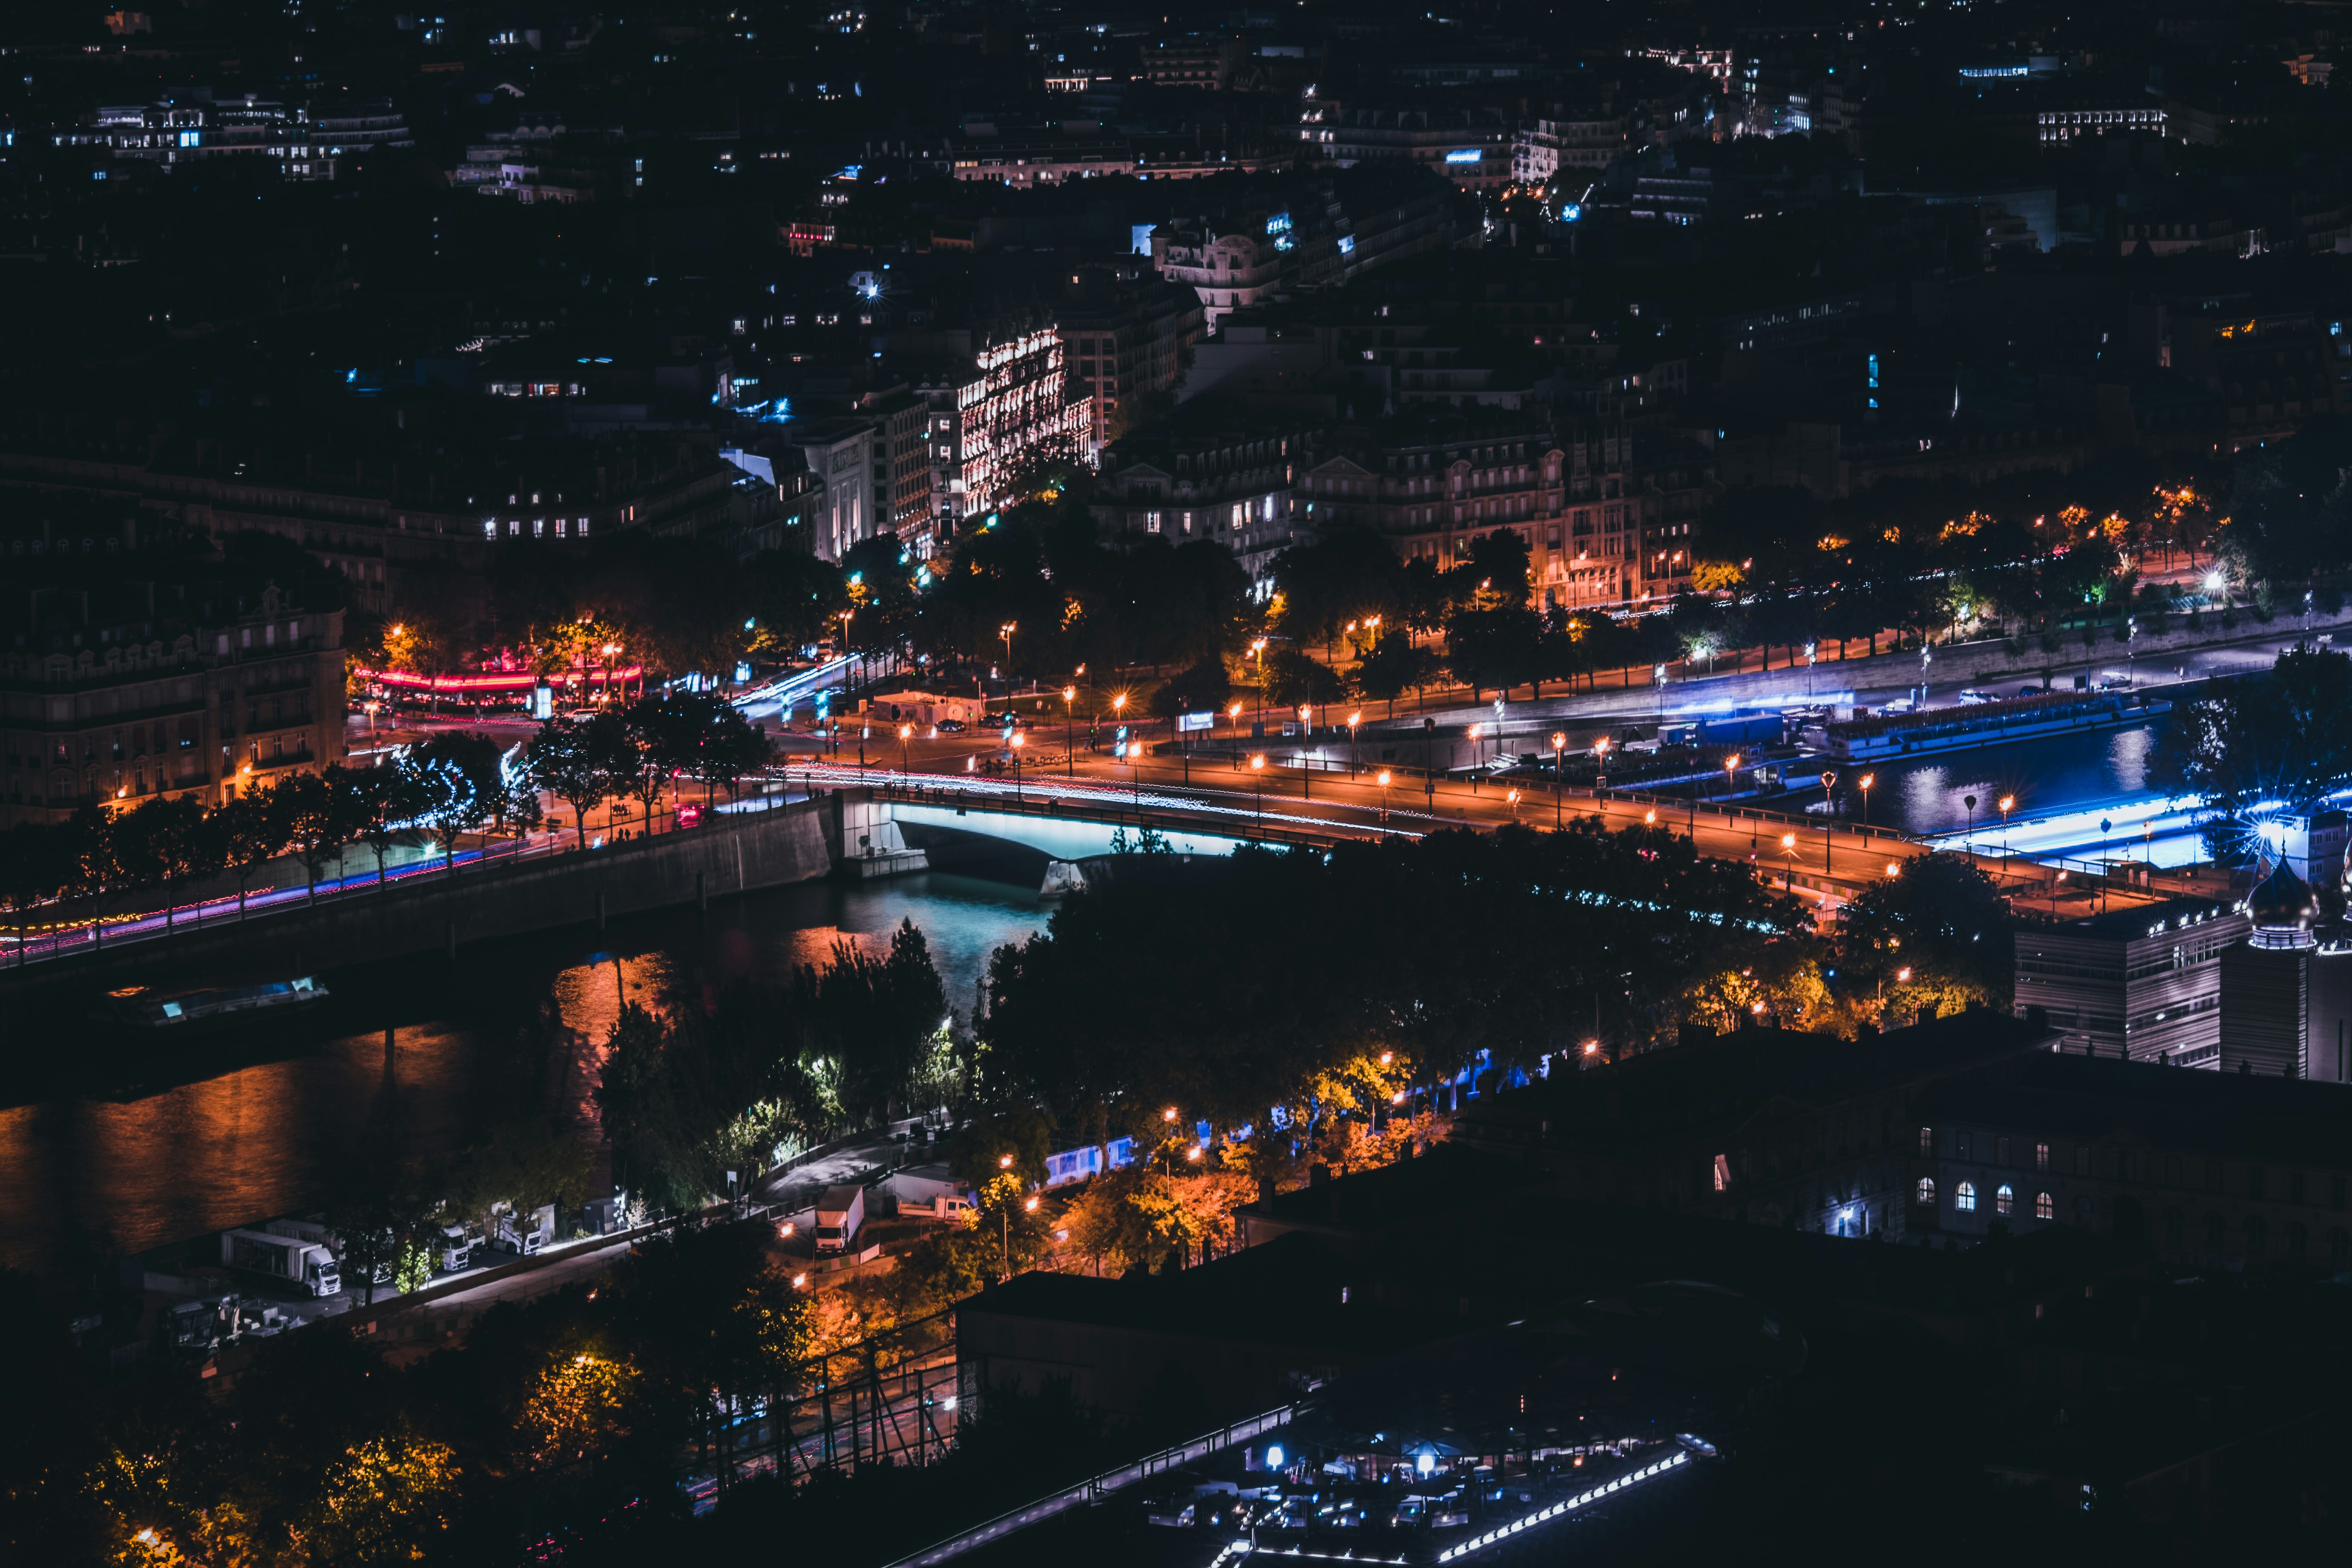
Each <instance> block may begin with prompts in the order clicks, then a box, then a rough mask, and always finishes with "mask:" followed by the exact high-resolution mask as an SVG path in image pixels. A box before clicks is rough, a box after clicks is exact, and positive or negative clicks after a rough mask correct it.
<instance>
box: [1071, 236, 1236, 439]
mask: <svg viewBox="0 0 2352 1568" xmlns="http://www.w3.org/2000/svg"><path fill="white" fill-rule="evenodd" d="M1069 279H1070V281H1069V286H1068V293H1067V295H1066V300H1065V303H1064V305H1063V309H1062V315H1061V321H1060V330H1061V334H1062V342H1063V345H1064V349H1065V353H1066V363H1067V364H1068V366H1069V377H1070V384H1071V385H1072V387H1074V388H1075V389H1076V390H1078V391H1080V392H1083V393H1085V394H1086V395H1087V397H1088V398H1090V399H1091V400H1092V405H1093V419H1092V421H1091V423H1090V425H1089V427H1088V432H1087V437H1088V444H1089V446H1090V447H1092V448H1095V449H1099V448H1100V447H1102V446H1103V444H1104V443H1105V442H1108V441H1112V440H1116V439H1117V438H1118V437H1120V436H1122V435H1124V434H1125V433H1126V432H1127V429H1128V427H1129V426H1130V424H1132V423H1134V422H1135V421H1136V419H1137V417H1138V416H1139V413H1141V412H1142V408H1140V407H1139V405H1143V406H1144V407H1148V406H1149V405H1150V404H1151V403H1153V402H1156V401H1160V400H1163V399H1164V398H1168V397H1172V396H1173V395H1174V393H1175V391H1176V388H1177V386H1178V384H1180V383H1181V381H1182V379H1183V376H1184V371H1185V366H1186V363H1187V362H1188V361H1189V360H1190V358H1191V356H1192V346H1193V344H1194V343H1196V342H1199V340H1200V337H1201V333H1202V327H1203V325H1204V323H1205V321H1206V316H1205V313H1204V311H1203V310H1202V303H1201V297H1200V294H1199V292H1198V291H1197V290H1195V289H1191V288H1188V287H1186V286H1185V285H1183V284H1181V283H1179V282H1176V281H1174V280H1172V279H1162V278H1160V277H1159V276H1158V275H1156V274H1155V273H1153V271H1152V270H1151V268H1150V266H1149V265H1147V264H1146V263H1144V262H1143V261H1142V259H1141V258H1137V260H1135V261H1134V262H1131V263H1129V262H1120V263H1112V264H1108V265H1106V264H1104V263H1100V262H1090V263H1088V264H1087V265H1086V266H1084V267H1080V268H1074V269H1073V270H1072V271H1071V273H1070V274H1069ZM1146 417H1148V415H1146Z"/></svg>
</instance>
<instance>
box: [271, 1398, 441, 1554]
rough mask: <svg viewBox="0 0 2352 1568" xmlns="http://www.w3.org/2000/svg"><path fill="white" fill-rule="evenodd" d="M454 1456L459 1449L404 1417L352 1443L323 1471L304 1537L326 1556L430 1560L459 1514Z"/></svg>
mask: <svg viewBox="0 0 2352 1568" xmlns="http://www.w3.org/2000/svg"><path fill="white" fill-rule="evenodd" d="M456 1461H457V1450H455V1449H454V1448H452V1447H449V1446H448V1445H447V1444H446V1443H436V1442H434V1441H432V1440H431V1439H429V1438H425V1437H421V1436H417V1435H416V1434H415V1432H413V1431H410V1430H409V1429H408V1428H407V1427H406V1426H405V1425H400V1426H394V1428H393V1429H392V1430H391V1431H389V1432H387V1433H385V1434H384V1435H383V1436H372V1437H368V1438H366V1439H364V1440H362V1441H361V1442H359V1443H355V1444H353V1445H352V1447H349V1448H347V1449H345V1450H344V1451H343V1453H342V1454H341V1456H340V1457H339V1458H337V1459H336V1461H335V1463H333V1464H332V1465H331V1466H329V1467H328V1468H327V1472H326V1474H325V1475H324V1476H323V1477H322V1478H320V1485H319V1489H318V1491H317V1493H316V1494H315V1500H314V1501H313V1503H312V1505H311V1508H310V1510H308V1511H309V1514H310V1518H309V1524H308V1528H307V1529H306V1530H305V1531H303V1535H304V1537H305V1539H306V1541H307V1542H310V1543H313V1544H315V1546H316V1547H317V1549H318V1552H319V1555H320V1558H321V1559H322V1560H324V1561H327V1562H352V1563H419V1562H425V1561H429V1560H430V1559H431V1558H432V1557H433V1556H434V1555H435V1554H436V1553H435V1551H434V1548H435V1547H436V1545H438V1544H440V1543H442V1542H445V1541H446V1538H447V1535H448V1531H449V1529H450V1526H451V1525H452V1523H453V1522H454V1521H455V1520H456V1516H457V1500H458V1484H459V1481H460V1479H461V1477H462V1475H463V1471H462V1469H461V1468H460V1467H459V1466H458V1465H457V1462H456Z"/></svg>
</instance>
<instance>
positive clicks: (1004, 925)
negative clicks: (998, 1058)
mask: <svg viewBox="0 0 2352 1568" xmlns="http://www.w3.org/2000/svg"><path fill="white" fill-rule="evenodd" d="M1052 907H1053V906H1052V905H1051V904H1049V903H1045V902H1043V901H1041V900H1039V899H1038V898H1037V897H1036V896H1035V893H1034V883H1029V884H1026V885H1016V884H1013V883H1010V882H998V881H988V880H982V879H976V878H969V877H961V876H950V875H946V874H943V873H940V872H931V873H927V874H923V875H919V876H914V877H906V878H900V879H896V880H892V881H886V882H872V883H861V884H858V885H856V886H849V885H841V884H834V883H804V884H802V885H800V886H797V887H790V888H780V889H771V890H769V891H767V892H762V893H755V894H749V895H745V896H742V897H740V898H735V899H727V900H719V901H718V902H716V903H714V904H713V905H712V906H711V908H710V910H709V914H708V915H703V916H698V914H697V913H696V912H695V911H693V910H669V911H664V912H662V913H660V914H656V915H648V916H645V917H640V918H637V919H634V920H628V921H615V922H614V924H613V926H612V927H611V928H610V929H609V930H608V931H605V932H604V933H603V934H602V935H601V936H598V935H595V934H594V933H592V932H587V931H582V930H580V929H578V928H573V929H572V930H569V931H557V932H551V933H546V934H543V935H541V936H535V937H529V938H518V939H514V940H512V941H509V942H497V943H488V944H484V946H483V948H482V949H481V950H479V951H478V952H472V953H469V954H468V955H467V956H466V957H465V958H463V959H461V960H460V961H459V962H458V963H456V964H454V965H453V964H451V963H448V962H447V961H446V960H438V961H436V960H431V959H412V960H405V961H403V962H401V963H385V964H379V965H374V966H370V967H365V968H360V969H354V970H350V971H343V972H337V973H330V974H328V975H327V976H325V977H324V978H325V979H326V980H327V981H328V983H329V984H330V985H331V988H332V990H333V993H334V995H333V999H332V1000H331V1002H330V1003H328V1004H326V1005H325V1008H326V1011H325V1012H324V1013H323V1014H322V1016H318V1017H313V1018H304V1019H302V1020H300V1021H299V1023H289V1024H286V1025H282V1026H279V1027H278V1033H276V1034H275V1035H271V1036H266V1037H260V1038H255V1037H250V1036H242V1037H235V1038H231V1039H227V1040H223V1041H221V1042H218V1043H215V1044H214V1045H211V1046H209V1047H204V1048H203V1050H202V1051H196V1052H188V1053H183V1054H181V1055H180V1056H179V1059H177V1060H174V1061H163V1062H152V1061H151V1062H150V1063H148V1064H147V1069H146V1071H145V1072H144V1073H142V1075H140V1077H141V1078H142V1079H144V1081H137V1080H133V1081H130V1082H125V1081H123V1080H121V1079H119V1078H118V1077H116V1076H113V1075H112V1074H109V1075H106V1076H105V1078H104V1081H103V1082H99V1081H94V1080H93V1079H91V1078H90V1076H89V1075H87V1074H84V1073H80V1072H78V1071H77V1064H76V1063H75V1062H74V1060H73V1058H75V1057H76V1056H77V1054H79V1053H83V1052H84V1051H85V1049H86V1045H85V1041H86V1037H87V1034H88V1030H87V1028H86V1027H85V1026H82V1025H81V1024H80V1021H79V1016H78V1015H76V1014H73V1013H59V1014H57V1015H54V1016H39V1017H33V1018H28V1019H19V1020H17V1021H16V1026H15V1027H14V1028H13V1030H12V1034H13V1036H14V1040H13V1042H12V1043H13V1044H14V1046H15V1047H16V1049H14V1050H12V1052H11V1053H10V1054H11V1056H12V1058H15V1059H16V1060H17V1061H19V1062H20V1063H24V1062H26V1061H27V1056H26V1047H31V1050H32V1055H33V1056H34V1057H36V1058H39V1059H42V1060H46V1061H47V1062H50V1063H56V1064H62V1065H59V1066H58V1067H57V1068H56V1070H57V1071H58V1072H59V1073H61V1074H63V1075H65V1077H66V1078H68V1079H77V1078H79V1079H82V1080H83V1081H81V1082H79V1084H74V1085H71V1086H68V1085H59V1086H58V1087H55V1088H53V1089H49V1090H47V1091H44V1092H40V1093H39V1094H38V1096H37V1098H35V1099H33V1100H32V1101H31V1102H30V1103H26V1104H21V1105H17V1106H14V1107H11V1108H9V1109H6V1110H0V1264H5V1265H9V1266H14V1267H18V1268H28V1269H32V1270H34V1271H37V1272H51V1271H55V1270H58V1269H60V1268H69V1267H71V1266H73V1265H74V1264H76V1263H77V1262H78V1261H79V1260H82V1259H85V1258H89V1256H90V1255H91V1254H93V1253H94V1252H98V1251H117V1252H121V1253H137V1252H142V1251H145V1250H147V1249H149V1248H152V1247H158V1246H161V1245H163V1244H165V1243H169V1242H175V1241H180V1240H184V1239H186V1238H188V1237H197V1236H202V1235H204V1234H205V1233H207V1232H210V1231H216V1230H221V1229H225V1228H227V1227H229V1226H236V1225H241V1224H247V1223H252V1222H257V1221H260V1220H264V1219H268V1218H270V1217H273V1216H275V1215H283V1214H289V1213H294V1212H299V1211H301V1210H303V1209H305V1208H308V1207H312V1206H315V1205H318V1204H319V1203H320V1202H321V1201H322V1199H323V1196H324V1189H325V1185H326V1183H327V1181H328V1178H329V1173H330V1172H331V1170H332V1168H333V1165H334V1163H335V1160H336V1158H337V1156H338V1154H339V1152H341V1150H342V1149H344V1148H346V1147H348V1146H349V1144H350V1142H351V1141H352V1137H353V1135H354V1134H355V1133H356V1132H357V1131H359V1130H360V1129H361V1128H362V1126H363V1125H364V1124H365V1123H366V1122H367V1121H368V1120H369V1118H370V1117H371V1116H381V1115H383V1114H385V1113H386V1111H387V1110H388V1108H389V1106H390V1104H391V1103H394V1102H396V1103H397V1106H398V1108H399V1114H400V1115H401V1117H402V1119H403V1121H404V1139H405V1140H406V1142H407V1146H408V1147H409V1148H411V1149H412V1150H414V1151H415V1152H416V1153H418V1154H419V1155H421V1156H423V1157H424V1158H425V1159H426V1160H427V1161H430V1160H432V1159H434V1158H436V1157H437V1156H443V1155H446V1154H449V1153H453V1152H457V1151H458V1150H461V1149H463V1148H464V1147H465V1146H466V1144H467V1142H468V1141H469V1140H470V1139H472V1138H473V1137H475V1136H476V1135H478V1133H479V1132H480V1131H482V1130H483V1129H484V1128H486V1127H487V1126H488V1125H490V1124H492V1123H494V1122H497V1121H509V1120H512V1119H513V1118H514V1116H515V1115H516V1114H517V1113H518V1112H517V1107H518V1105H520V1106H521V1107H522V1108H524V1109H528V1108H529V1106H530V1105H531V1104H534V1103H535V1104H540V1105H551V1106H553V1107H554V1108H556V1109H557V1110H559V1111H560V1112H561V1113H563V1114H566V1115H568V1116H570V1117H571V1118H572V1119H573V1120H574V1121H579V1122H583V1123H585V1124H588V1125H592V1126H593V1118H594V1111H593V1106H591V1105H590V1104H589V1101H588V1098H587V1097H588V1094H589V1091H590V1090H591V1089H593V1087H594V1082H595V1076H596V1068H597V1057H598V1054H599V1053H600V1051H601V1048H602V1046H603V1043H604V1039H605V1037H606V1036H607V1035H608V1034H609V1033H610V1031H611V1028H612V1025H613V1020H614V1016H615V1014H616V1013H617V1012H618V1011H619V1008H620V1005H621V1004H620V987H621V986H622V985H625V986H626V987H627V990H628V993H629V994H630V996H631V998H632V999H633V1000H635V999H636V998H638V997H639V996H645V997H647V998H650V997H653V996H656V995H658V994H661V993H663V992H666V991H667V990H670V989H671V988H673V987H676V986H679V985H685V986H688V987H689V988H701V987H719V986H724V985H726V984H729V983H730V982H732V981H735V980H739V979H748V980H755V981H766V982H772V983H779V984H781V983H782V981H783V980H784V979H785V978H786V977H787V976H788V975H789V974H790V973H791V972H792V970H793V968H794V967H795V966H797V965H799V964H803V963H823V962H824V960H825V958H826V957H827V956H828V955H829V954H830V952H831V951H832V948H833V944H834V942H835V941H837V940H842V939H846V940H849V941H852V942H857V943H859V944H861V945H865V946H868V947H876V948H878V947H881V946H885V945H887V942H888V941H889V937H890V932H891V931H893V930H894V929H896V928H897V926H898V922H899V921H901V920H912V921H914V922H915V923H916V924H917V925H918V926H919V927H920V928H922V930H923V931H924V933H925V935H926V936H927V937H928V938H929V942H930V947H931V954H932V961H933V962H934V963H936V964H937V965H938V967H939V970H940V977H941V979H942V980H943V981H944V982H945V984H946V986H947V990H948V995H949V997H950V1000H951V1001H952V1002H953V1004H954V1005H955V1007H956V1010H957V1012H958V1013H959V1014H963V1015H967V1016H968V1015H969V1014H970V1012H971V1006H972V1003H973V1000H974V997H975V995H976V992H977V986H978V983H979V980H980V977H981V975H982V972H983V971H984V970H985V968H986V966H987V963H988V955H989V953H990V952H992V950H993V949H994V948H996V947H997V946H998V945H1000V944H1001V943H1003V942H1018V941H1020V940H1022V939H1023V938H1024V937H1026V936H1027V935H1028V934H1029V933H1030V932H1031V931H1037V930H1042V929H1043V928H1044V927H1045V923H1046V921H1047V920H1048V919H1049V918H1050V915H1051V910H1052ZM599 950H601V951H599ZM550 999H551V1000H552V1002H553V1004H554V1005H555V1007H556V1008H558V1009H559V1010H560V1013H561V1021H562V1026H563V1027H564V1028H565V1029H568V1030H570V1031H573V1032H574V1034H573V1036H572V1037H570V1043H567V1037H565V1036H564V1035H562V1033H561V1032H551V1031H549V1030H546V1029H544V1028H541V1027H538V1026H535V1023H534V1018H535V1016H536V1015H537V1014H538V1013H539V1012H540V1009H541V1005H542V1003H544V1002H546V1001H548V1000H550ZM387 1029H389V1030H390V1032H391V1050H390V1059H389V1062H388V1063H387V1052H386V1046H385V1036H386V1030H387ZM550 1039H553V1040H554V1041H556V1042H557V1044H556V1045H555V1047H554V1048H553V1049H552V1050H551V1049H549V1048H548V1047H547V1045H546V1042H547V1041H548V1040H550ZM183 1079H184V1081H180V1080H183Z"/></svg>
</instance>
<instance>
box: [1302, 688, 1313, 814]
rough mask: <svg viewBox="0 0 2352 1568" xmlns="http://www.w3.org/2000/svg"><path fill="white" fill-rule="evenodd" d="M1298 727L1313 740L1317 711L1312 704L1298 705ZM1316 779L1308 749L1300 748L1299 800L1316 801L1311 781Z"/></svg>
mask: <svg viewBox="0 0 2352 1568" xmlns="http://www.w3.org/2000/svg"><path fill="white" fill-rule="evenodd" d="M1298 727H1299V729H1300V730H1302V731H1305V732H1306V734H1307V737H1310V738H1311V737H1312V736H1313V735H1314V733H1315V710H1314V708H1313V706H1312V705H1310V704H1308V703H1305V702H1302V703H1300V704H1299V705H1298ZM1314 777H1315V770H1314V768H1313V767H1312V766H1311V765H1309V763H1308V761H1307V748H1306V747H1305V746H1301V747H1299V749H1298V798H1299V799H1301V800H1312V799H1314V798H1315V791H1314V789H1313V788H1312V787H1311V781H1312V780H1313V779H1314Z"/></svg>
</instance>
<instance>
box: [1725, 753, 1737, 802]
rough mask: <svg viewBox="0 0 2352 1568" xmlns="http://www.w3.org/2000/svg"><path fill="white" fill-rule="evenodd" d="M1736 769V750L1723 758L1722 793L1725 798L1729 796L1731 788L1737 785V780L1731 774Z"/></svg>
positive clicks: (1735, 771)
mask: <svg viewBox="0 0 2352 1568" xmlns="http://www.w3.org/2000/svg"><path fill="white" fill-rule="evenodd" d="M1738 771H1739V753H1738V752H1732V753H1731V755H1729V756H1727V757H1726V758H1724V759H1723V794H1724V797H1725V798H1726V799H1729V798H1730V795H1731V792H1732V790H1733V789H1734V788H1736V787H1737V785H1738V780H1737V779H1735V778H1734V777H1733V776H1732V775H1734V774H1735V773H1738Z"/></svg>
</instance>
